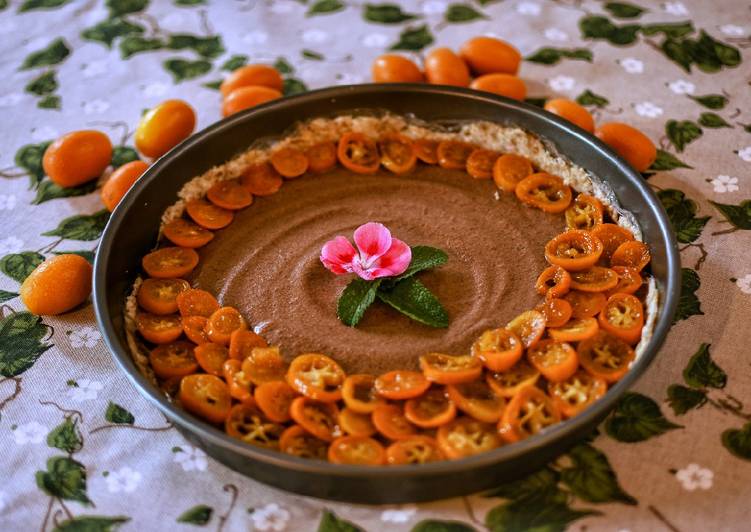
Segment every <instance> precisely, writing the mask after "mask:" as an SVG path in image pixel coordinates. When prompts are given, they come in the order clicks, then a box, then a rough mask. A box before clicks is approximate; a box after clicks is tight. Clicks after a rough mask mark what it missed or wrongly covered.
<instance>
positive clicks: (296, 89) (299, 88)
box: [282, 78, 308, 96]
mask: <svg viewBox="0 0 751 532" xmlns="http://www.w3.org/2000/svg"><path fill="white" fill-rule="evenodd" d="M307 90H308V87H307V86H306V85H305V83H303V82H302V81H300V80H299V79H297V78H286V79H285V80H284V84H283V85H282V94H284V95H285V96H291V95H293V94H300V93H301V92H305V91H307Z"/></svg>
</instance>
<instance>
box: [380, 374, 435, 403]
mask: <svg viewBox="0 0 751 532" xmlns="http://www.w3.org/2000/svg"><path fill="white" fill-rule="evenodd" d="M428 388H430V381H429V380H428V379H427V377H425V375H423V374H422V373H419V372H417V371H409V370H394V371H389V372H388V373H384V374H383V375H381V376H379V377H378V378H376V381H375V389H376V393H378V395H379V396H380V397H383V398H385V399H393V400H399V399H411V398H413V397H417V396H418V395H422V394H423V393H425V391H426V390H427V389H428Z"/></svg>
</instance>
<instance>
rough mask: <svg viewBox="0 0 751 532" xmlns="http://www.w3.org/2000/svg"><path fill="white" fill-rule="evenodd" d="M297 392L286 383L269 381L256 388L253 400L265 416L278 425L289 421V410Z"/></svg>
mask: <svg viewBox="0 0 751 532" xmlns="http://www.w3.org/2000/svg"><path fill="white" fill-rule="evenodd" d="M295 397H297V392H296V391H295V390H293V389H292V387H291V386H290V385H289V384H287V383H286V382H284V381H268V382H264V383H263V384H261V385H259V386H257V387H256V389H255V391H254V392H253V398H254V399H255V401H256V404H257V405H258V408H260V409H261V412H263V415H264V416H266V417H267V418H268V419H270V420H271V421H275V422H276V423H285V422H287V421H289V420H290V419H291V418H290V414H289V408H290V406H291V405H292V401H293V400H294V399H295Z"/></svg>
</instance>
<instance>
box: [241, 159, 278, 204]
mask: <svg viewBox="0 0 751 532" xmlns="http://www.w3.org/2000/svg"><path fill="white" fill-rule="evenodd" d="M283 183H284V179H282V176H280V175H279V174H278V173H277V172H276V170H274V167H273V166H271V165H270V164H269V163H261V164H256V165H253V166H251V167H250V168H248V169H247V170H246V171H245V173H244V174H242V175H241V176H240V184H242V186H244V187H245V189H246V190H247V191H248V192H249V193H251V194H253V195H254V196H271V195H272V194H276V193H277V192H279V189H280V188H282V184H283Z"/></svg>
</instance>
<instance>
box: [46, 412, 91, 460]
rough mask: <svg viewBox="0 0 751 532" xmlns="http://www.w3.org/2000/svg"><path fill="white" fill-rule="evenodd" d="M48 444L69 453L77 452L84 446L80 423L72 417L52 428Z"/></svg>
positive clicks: (48, 436)
mask: <svg viewBox="0 0 751 532" xmlns="http://www.w3.org/2000/svg"><path fill="white" fill-rule="evenodd" d="M47 445H49V446H50V447H55V448H57V449H60V450H62V451H65V452H66V453H68V454H73V453H77V452H78V451H80V450H81V449H82V448H83V439H82V438H81V431H80V430H79V428H78V423H77V422H76V421H73V420H72V419H71V418H70V417H67V418H65V420H64V421H63V422H62V423H60V424H59V425H58V426H57V427H55V428H54V429H52V430H51V431H50V433H49V434H48V435H47Z"/></svg>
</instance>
